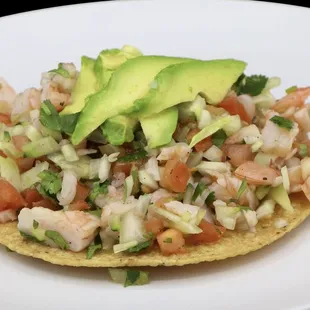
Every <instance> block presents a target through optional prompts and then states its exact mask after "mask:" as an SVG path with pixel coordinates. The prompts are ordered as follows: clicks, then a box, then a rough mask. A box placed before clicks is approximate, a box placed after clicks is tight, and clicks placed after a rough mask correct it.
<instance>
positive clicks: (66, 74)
mask: <svg viewBox="0 0 310 310" xmlns="http://www.w3.org/2000/svg"><path fill="white" fill-rule="evenodd" d="M48 72H51V73H56V74H59V75H61V76H62V77H64V78H67V79H68V78H70V73H69V71H68V70H66V69H64V68H63V64H62V63H59V64H58V68H57V69H53V70H50V71H48Z"/></svg>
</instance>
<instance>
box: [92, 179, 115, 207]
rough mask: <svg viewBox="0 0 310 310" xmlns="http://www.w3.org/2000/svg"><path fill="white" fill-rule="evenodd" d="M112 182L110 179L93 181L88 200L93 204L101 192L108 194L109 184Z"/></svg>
mask: <svg viewBox="0 0 310 310" xmlns="http://www.w3.org/2000/svg"><path fill="white" fill-rule="evenodd" d="M109 184H110V182H109V180H107V181H105V182H103V183H100V181H97V182H94V183H93V188H92V190H91V191H90V193H89V195H88V199H87V200H88V201H89V202H90V203H91V204H93V203H94V202H95V200H96V198H97V196H98V195H100V194H107V193H108V185H109Z"/></svg>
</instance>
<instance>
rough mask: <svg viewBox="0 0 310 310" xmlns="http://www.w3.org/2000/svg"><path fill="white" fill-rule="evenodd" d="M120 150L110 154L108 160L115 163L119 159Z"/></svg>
mask: <svg viewBox="0 0 310 310" xmlns="http://www.w3.org/2000/svg"><path fill="white" fill-rule="evenodd" d="M119 154H120V152H116V153H112V154H110V155H109V156H108V161H109V162H110V163H114V162H116V161H117V157H118V156H119Z"/></svg>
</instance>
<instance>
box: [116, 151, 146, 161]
mask: <svg viewBox="0 0 310 310" xmlns="http://www.w3.org/2000/svg"><path fill="white" fill-rule="evenodd" d="M146 156H147V152H146V151H145V150H140V151H138V152H135V153H132V154H128V155H125V156H122V157H119V158H118V160H117V161H119V162H131V161H136V160H139V159H142V158H145V157H146Z"/></svg>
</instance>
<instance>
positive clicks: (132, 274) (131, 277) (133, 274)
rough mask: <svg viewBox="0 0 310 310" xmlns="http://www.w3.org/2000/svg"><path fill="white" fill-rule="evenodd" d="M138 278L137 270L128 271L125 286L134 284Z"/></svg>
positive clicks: (138, 272)
mask: <svg viewBox="0 0 310 310" xmlns="http://www.w3.org/2000/svg"><path fill="white" fill-rule="evenodd" d="M139 277H140V271H138V270H128V271H127V278H126V282H125V286H129V285H132V284H134V283H135V282H136V281H137V280H138V279H139Z"/></svg>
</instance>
